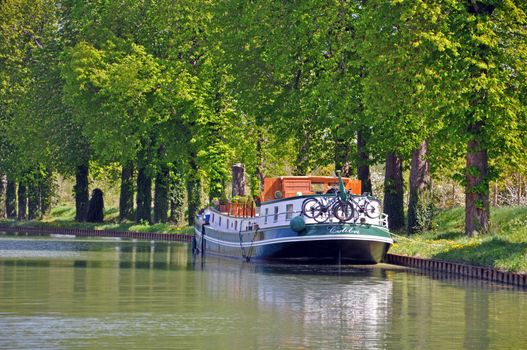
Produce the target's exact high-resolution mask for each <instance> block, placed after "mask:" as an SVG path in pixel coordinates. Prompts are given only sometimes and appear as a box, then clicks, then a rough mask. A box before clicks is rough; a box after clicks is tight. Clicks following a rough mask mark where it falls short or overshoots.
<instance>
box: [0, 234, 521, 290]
mask: <svg viewBox="0 0 527 350" xmlns="http://www.w3.org/2000/svg"><path fill="white" fill-rule="evenodd" d="M0 232H6V233H14V234H18V235H20V234H25V235H53V234H55V235H69V236H75V237H106V238H123V239H137V240H153V241H172V242H186V243H190V242H191V241H192V235H188V234H171V233H158V232H135V231H126V232H122V231H112V230H91V229H79V228H57V227H38V228H36V227H24V226H8V225H2V224H0ZM384 262H386V263H388V264H393V265H398V266H405V267H410V268H415V269H419V270H424V271H430V272H439V273H444V274H448V275H453V276H462V277H467V278H474V279H480V280H485V281H489V282H496V283H504V284H509V285H514V286H518V287H522V288H527V274H525V273H517V272H509V271H503V270H499V269H495V268H492V267H489V266H477V265H471V264H467V263H460V262H452V261H445V260H437V259H429V258H420V257H411V256H405V255H400V254H391V253H389V254H387V255H386V257H385V259H384Z"/></svg>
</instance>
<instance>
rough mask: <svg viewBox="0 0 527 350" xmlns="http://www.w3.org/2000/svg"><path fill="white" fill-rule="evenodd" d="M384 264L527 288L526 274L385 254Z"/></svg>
mask: <svg viewBox="0 0 527 350" xmlns="http://www.w3.org/2000/svg"><path fill="white" fill-rule="evenodd" d="M384 262H386V263H389V264H394V265H400V266H407V267H414V268H418V269H422V270H430V271H437V272H444V273H449V274H456V275H459V276H464V277H469V278H477V279H482V280H487V281H491V282H498V283H505V284H512V285H515V286H518V287H524V288H527V274H523V273H516V272H506V271H500V270H496V269H493V268H490V267H484V266H474V265H468V264H461V263H454V262H449V261H440V260H432V259H423V258H414V257H409V256H404V255H397V254H386V257H385V258H384Z"/></svg>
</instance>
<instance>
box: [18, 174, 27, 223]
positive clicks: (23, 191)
mask: <svg viewBox="0 0 527 350" xmlns="http://www.w3.org/2000/svg"><path fill="white" fill-rule="evenodd" d="M26 219H27V187H26V184H25V183H24V182H23V181H20V182H19V183H18V220H26Z"/></svg>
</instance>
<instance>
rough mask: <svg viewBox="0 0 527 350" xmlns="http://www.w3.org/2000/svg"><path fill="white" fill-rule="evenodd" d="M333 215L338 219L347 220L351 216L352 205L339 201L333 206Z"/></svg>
mask: <svg viewBox="0 0 527 350" xmlns="http://www.w3.org/2000/svg"><path fill="white" fill-rule="evenodd" d="M333 216H334V217H336V218H337V219H338V220H339V221H348V220H350V219H351V218H352V217H353V205H351V203H349V202H345V201H339V202H337V203H335V205H334V206H333Z"/></svg>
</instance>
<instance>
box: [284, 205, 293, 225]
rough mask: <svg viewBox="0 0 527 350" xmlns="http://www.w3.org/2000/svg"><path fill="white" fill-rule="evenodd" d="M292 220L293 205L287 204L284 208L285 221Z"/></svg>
mask: <svg viewBox="0 0 527 350" xmlns="http://www.w3.org/2000/svg"><path fill="white" fill-rule="evenodd" d="M292 218H293V204H288V205H286V206H285V219H286V220H288V221H289V220H291V219H292Z"/></svg>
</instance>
